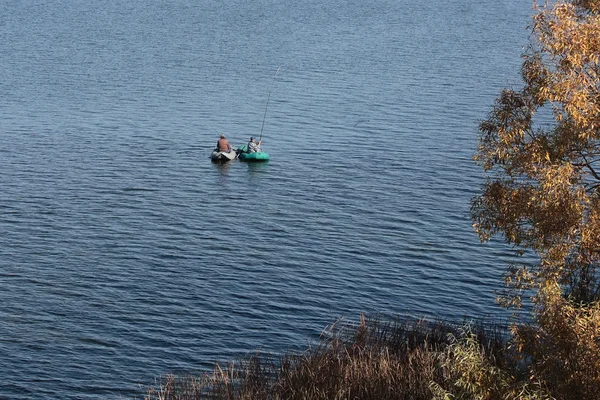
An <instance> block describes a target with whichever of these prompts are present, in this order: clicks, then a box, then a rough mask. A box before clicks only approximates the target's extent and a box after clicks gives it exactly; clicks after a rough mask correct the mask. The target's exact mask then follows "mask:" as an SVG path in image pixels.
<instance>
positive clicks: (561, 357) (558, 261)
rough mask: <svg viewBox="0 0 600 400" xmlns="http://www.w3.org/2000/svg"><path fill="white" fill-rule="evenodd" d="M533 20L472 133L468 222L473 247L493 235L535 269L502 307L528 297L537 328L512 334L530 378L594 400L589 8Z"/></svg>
mask: <svg viewBox="0 0 600 400" xmlns="http://www.w3.org/2000/svg"><path fill="white" fill-rule="evenodd" d="M535 8H536V12H535V15H534V16H533V24H532V36H531V45H530V48H529V49H528V51H527V52H526V54H525V55H524V61H523V65H522V71H521V72H522V78H523V82H524V85H523V87H522V88H521V89H520V90H504V91H503V92H502V93H501V94H500V96H499V97H498V99H497V100H496V102H495V104H494V107H493V110H492V111H491V113H490V115H489V117H488V119H487V120H485V121H483V122H482V123H481V125H480V132H481V136H480V144H479V148H478V151H477V154H476V157H475V159H476V161H477V162H478V163H479V164H480V165H482V166H483V168H484V170H485V171H487V175H488V180H487V182H486V184H485V185H484V188H483V190H482V193H481V194H480V195H479V196H478V197H476V198H475V199H474V201H473V203H472V215H473V220H474V227H475V229H476V231H477V232H478V234H479V235H480V237H481V239H482V240H485V239H489V238H490V237H491V236H493V235H495V234H500V235H502V236H503V237H504V239H505V240H506V241H507V242H508V243H510V244H512V245H514V246H515V247H516V248H517V249H518V250H519V251H521V252H523V253H525V252H527V253H532V254H535V255H536V256H537V259H538V261H539V262H537V263H536V264H535V265H523V266H521V267H518V268H516V267H512V268H511V269H510V270H509V272H508V273H507V275H506V283H507V289H508V292H507V295H506V296H504V297H503V298H502V300H503V301H504V302H505V304H507V305H512V306H516V307H519V306H520V304H521V301H522V296H523V293H531V294H532V296H531V299H532V302H533V305H534V319H535V321H536V323H537V325H536V326H535V327H534V326H531V325H530V326H527V327H525V326H515V338H516V339H515V343H516V345H517V347H518V348H519V349H520V350H521V351H523V352H526V353H527V355H528V357H529V359H531V360H533V365H532V374H534V375H536V376H537V377H538V378H539V377H540V376H541V375H543V374H546V377H545V379H546V380H547V381H548V380H550V379H553V377H552V376H551V375H552V374H561V373H562V375H563V377H567V376H568V378H564V379H563V381H562V383H560V382H559V383H558V384H557V385H562V386H560V388H558V387H557V388H555V389H556V391H558V392H560V394H561V395H568V396H571V397H570V398H587V396H588V395H590V394H595V395H597V393H599V392H600V306H599V304H600V303H599V300H600V276H599V275H600V66H599V60H600V0H571V1H567V0H563V1H561V0H557V1H554V2H546V3H545V4H536V5H535ZM559 379H560V377H559ZM565 379H566V380H565ZM549 384H550V385H552V383H549ZM578 388H579V389H578ZM582 388H583V389H582ZM577 390H580V391H579V392H577ZM581 390H583V392H581ZM572 396H580V397H572ZM564 398H569V397H564Z"/></svg>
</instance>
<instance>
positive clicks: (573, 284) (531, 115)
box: [145, 0, 600, 400]
mask: <svg viewBox="0 0 600 400" xmlns="http://www.w3.org/2000/svg"><path fill="white" fill-rule="evenodd" d="M534 10H535V11H534V15H533V17H532V25H531V36H530V38H531V44H530V46H529V47H528V48H527V50H526V52H525V54H523V60H524V61H523V64H522V68H521V73H522V78H523V86H522V87H521V88H518V89H505V90H503V91H502V93H501V94H500V95H499V97H498V98H497V99H496V101H495V103H494V106H493V108H492V111H491V112H490V114H489V115H488V118H487V119H486V120H484V121H482V122H481V124H480V126H479V131H480V137H479V147H478V150H477V153H476V155H475V157H474V159H475V161H476V162H477V163H478V164H479V165H480V166H481V167H482V168H483V170H484V171H485V172H486V175H487V180H486V182H485V183H483V184H482V186H483V187H482V189H481V192H480V194H479V195H477V196H476V197H475V198H474V199H473V201H472V203H471V217H472V219H473V227H474V229H475V231H476V232H477V234H478V235H479V237H480V239H481V240H482V241H485V240H488V239H490V237H492V236H501V237H503V238H504V240H505V242H506V243H507V244H509V245H511V246H513V248H514V249H515V251H516V253H517V255H523V254H525V253H529V254H535V256H536V262H535V263H525V262H523V263H521V264H518V263H515V264H513V265H511V266H509V267H508V268H507V271H506V274H505V285H506V286H505V290H504V291H503V293H502V295H501V296H500V298H499V303H500V304H501V305H503V306H505V307H507V308H510V309H512V310H514V316H515V318H514V319H513V320H512V321H510V324H508V325H506V326H504V325H500V324H493V323H492V324H463V325H460V324H458V325H457V324H453V323H451V322H444V321H425V320H420V319H414V320H404V321H393V320H392V321H385V320H381V319H380V320H378V319H376V318H366V317H364V316H362V315H361V318H360V323H357V324H356V325H355V326H351V325H345V326H342V325H341V324H334V325H333V326H332V327H331V329H329V330H328V331H327V334H326V335H324V336H323V338H322V341H321V342H320V343H318V344H317V345H315V347H313V348H309V349H308V350H307V351H306V352H304V353H302V354H286V355H283V356H281V357H269V356H266V355H260V354H257V355H255V356H251V357H249V358H247V359H245V360H241V361H239V362H232V363H230V364H229V365H226V366H221V365H219V364H217V365H216V366H215V369H214V372H213V373H212V374H206V375H204V376H200V377H192V376H188V377H175V376H166V377H164V378H163V379H162V380H161V381H160V382H159V383H158V384H157V387H155V388H151V389H149V390H148V392H147V395H146V397H145V400H175V399H177V400H193V399H200V398H211V399H227V400H229V399H241V400H243V399H272V400H277V399H282V400H283V399H298V400H299V399H302V400H317V399H323V400H325V399H339V400H341V399H363V400H371V399H373V400H387V399H417V400H418V399H434V400H450V399H461V400H462V399H465V400H466V399H469V400H470V399H473V400H513V399H514V400H517V399H529V400H538V399H539V400H541V399H560V400H587V399H590V400H592V399H599V398H600V0H555V1H541V0H540V1H536V0H534ZM541 110H545V111H546V112H548V111H550V112H551V114H552V115H553V117H554V121H553V124H551V125H549V124H548V123H547V122H544V121H543V118H542V121H541V122H540V121H537V119H538V114H539V111H541ZM542 115H543V113H542ZM524 301H527V302H529V303H531V305H532V307H531V310H530V311H524V310H523V309H522V304H523V302H524Z"/></svg>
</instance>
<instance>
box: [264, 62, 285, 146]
mask: <svg viewBox="0 0 600 400" xmlns="http://www.w3.org/2000/svg"><path fill="white" fill-rule="evenodd" d="M280 68H281V66H279V67H277V72H275V77H274V78H273V82H271V88H270V89H269V95H268V96H267V104H266V105H265V115H264V116H263V122H262V126H261V128H260V138H259V139H258V141H259V142H260V141H262V135H263V129H264V127H265V119H266V118H267V107H269V99H270V98H271V91H272V90H273V86H275V81H276V80H277V74H278V73H279V69H280Z"/></svg>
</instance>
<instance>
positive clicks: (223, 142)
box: [217, 134, 231, 153]
mask: <svg viewBox="0 0 600 400" xmlns="http://www.w3.org/2000/svg"><path fill="white" fill-rule="evenodd" d="M217 150H219V151H221V152H226V153H229V152H230V151H231V145H230V144H229V140H227V139H225V135H223V134H221V138H220V139H219V140H218V141H217Z"/></svg>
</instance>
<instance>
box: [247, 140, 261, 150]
mask: <svg viewBox="0 0 600 400" xmlns="http://www.w3.org/2000/svg"><path fill="white" fill-rule="evenodd" d="M261 143H262V140H259V141H258V143H256V139H254V136H252V137H251V138H250V141H249V142H248V153H258V152H260V151H262V149H261V148H260V145H261Z"/></svg>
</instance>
